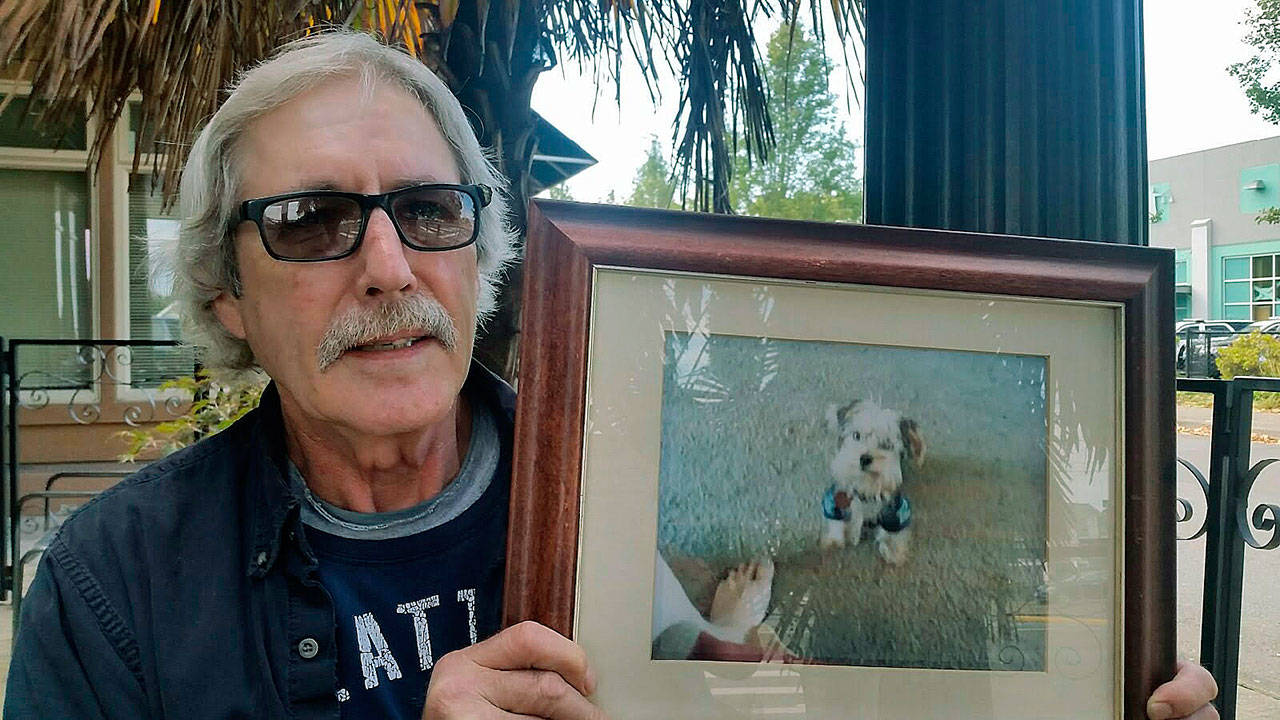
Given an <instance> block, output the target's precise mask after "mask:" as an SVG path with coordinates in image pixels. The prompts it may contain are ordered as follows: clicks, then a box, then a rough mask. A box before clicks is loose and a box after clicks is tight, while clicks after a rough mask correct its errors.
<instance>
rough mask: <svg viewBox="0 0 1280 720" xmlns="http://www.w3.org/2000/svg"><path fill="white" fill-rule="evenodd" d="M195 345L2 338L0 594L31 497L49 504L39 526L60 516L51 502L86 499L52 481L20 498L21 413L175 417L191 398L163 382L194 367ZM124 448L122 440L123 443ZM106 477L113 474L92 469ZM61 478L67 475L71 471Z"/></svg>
mask: <svg viewBox="0 0 1280 720" xmlns="http://www.w3.org/2000/svg"><path fill="white" fill-rule="evenodd" d="M197 369H198V365H197V364H196V361H195V359H194V355H193V353H192V350H191V348H189V347H187V346H183V345H181V344H180V343H178V342H175V341H168V340H50V339H15V340H7V341H6V340H5V339H4V338H0V382H2V383H3V387H2V388H0V430H2V431H3V432H0V435H2V436H3V440H2V441H0V467H2V468H3V471H4V483H3V502H4V509H5V513H4V554H3V557H4V558H5V561H4V569H3V575H2V576H0V598H3V599H8V598H9V597H10V596H9V593H11V592H12V591H13V590H14V588H15V575H14V570H15V568H16V567H18V565H19V563H20V562H21V561H22V556H21V555H20V542H19V541H20V538H21V534H22V531H23V529H24V525H23V516H22V510H23V504H24V503H25V501H34V500H37V499H38V500H42V501H44V502H45V512H44V515H43V517H41V518H39V519H37V518H34V517H32V518H29V520H30V521H31V522H30V523H27V524H28V525H30V527H27V528H25V529H27V530H29V531H31V532H36V531H37V530H38V529H39V524H40V523H44V524H48V523H49V522H50V520H51V519H54V518H56V517H57V516H58V514H59V513H58V512H57V511H56V510H51V509H50V508H49V505H48V501H50V500H54V499H58V500H62V499H69V498H73V497H77V496H78V497H83V496H84V495H85V493H82V492H79V491H59V490H53V489H51V488H50V487H46V488H45V490H44V491H43V492H35V493H28V494H27V495H24V496H22V500H23V501H24V502H19V492H20V490H19V480H20V475H21V470H22V462H21V459H22V435H23V432H24V426H23V425H22V424H20V423H19V415H20V413H21V412H22V411H36V412H39V413H44V414H47V415H50V414H51V415H55V416H62V417H63V421H64V422H66V421H69V422H70V423H71V424H75V425H94V424H99V423H115V424H119V425H124V426H126V427H131V428H136V427H141V426H144V425H147V424H149V423H153V422H159V421H163V420H167V419H171V418H174V417H177V416H179V415H181V414H182V412H183V411H184V410H185V408H186V406H187V403H188V401H189V398H186V397H184V396H182V395H181V394H178V393H174V392H170V391H166V390H162V389H161V388H160V385H161V383H162V382H163V381H164V380H166V379H168V378H171V377H176V376H178V375H190V374H193V373H195V371H196V370H197ZM122 448H123V444H122ZM91 474H92V475H93V476H94V477H98V478H102V477H107V476H110V475H113V474H112V473H105V474H104V473H91ZM62 476H66V474H65V473H63V474H62Z"/></svg>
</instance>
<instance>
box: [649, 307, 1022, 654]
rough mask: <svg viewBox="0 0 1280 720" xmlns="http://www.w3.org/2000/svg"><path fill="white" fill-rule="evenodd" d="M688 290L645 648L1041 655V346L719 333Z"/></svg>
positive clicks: (677, 335) (674, 350)
mask: <svg viewBox="0 0 1280 720" xmlns="http://www.w3.org/2000/svg"><path fill="white" fill-rule="evenodd" d="M702 297H704V296H694V297H691V298H680V297H678V296H676V295H675V294H674V293H672V294H671V295H669V299H675V300H677V302H676V304H675V306H674V307H675V308H676V311H677V314H678V315H684V318H685V319H686V320H688V322H686V323H681V324H677V325H676V326H677V327H680V326H683V327H686V328H691V331H689V332H669V333H667V334H666V362H665V365H664V380H663V387H662V416H661V417H662V444H661V462H660V469H659V507H658V554H659V557H658V568H657V573H656V577H657V578H658V582H656V583H655V597H654V628H653V636H654V645H653V657H654V658H655V659H686V658H690V657H695V658H700V659H724V660H733V659H743V658H742V657H741V656H739V655H735V654H734V653H739V652H742V650H741V649H740V647H739V646H742V645H745V646H747V647H755V648H757V649H758V650H760V651H761V653H762V654H764V655H767V654H769V653H771V652H772V653H775V654H781V655H787V656H794V657H798V658H803V659H805V660H806V661H811V662H817V663H824V664H838V665H857V666H887V667H912V668H952V669H975V670H988V669H1001V670H1028V671H1041V670H1044V669H1045V668H1046V662H1047V661H1046V650H1045V632H1046V627H1047V621H1046V614H1047V613H1046V606H1045V602H1046V599H1047V594H1046V593H1047V582H1048V577H1047V574H1046V562H1047V548H1046V537H1047V527H1046V522H1047V521H1046V514H1047V498H1046V493H1047V491H1048V488H1047V483H1048V477H1047V472H1048V459H1047V455H1046V452H1047V451H1046V440H1047V437H1046V435H1047V419H1046V408H1045V388H1046V382H1047V366H1046V362H1045V359H1044V358H1042V357H1037V356H1027V355H1009V354H996V353H980V352H957V351H948V350H933V349H916V348H903V347H886V346H876V345H860V344H851V343H833V342H818V341H797V340H778V339H772V338H764V337H754V336H731V335H722V334H715V333H710V332H707V331H706V330H705V328H706V327H707V325H706V318H705V316H706V306H705V304H703V303H700V302H697V301H698V300H700V299H701V298H702ZM761 304H762V305H763V303H761ZM694 308H697V310H696V311H695V310H694ZM716 641H721V642H716ZM708 648H712V651H708ZM716 652H719V653H722V655H716V654H715V653H716Z"/></svg>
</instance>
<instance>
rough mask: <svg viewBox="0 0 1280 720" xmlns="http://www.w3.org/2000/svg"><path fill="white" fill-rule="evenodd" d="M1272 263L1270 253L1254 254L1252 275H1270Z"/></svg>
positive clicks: (1262, 276)
mask: <svg viewBox="0 0 1280 720" xmlns="http://www.w3.org/2000/svg"><path fill="white" fill-rule="evenodd" d="M1271 270H1272V265H1271V256H1270V255H1256V256H1254V258H1253V276H1254V277H1255V278H1269V277H1272V273H1271Z"/></svg>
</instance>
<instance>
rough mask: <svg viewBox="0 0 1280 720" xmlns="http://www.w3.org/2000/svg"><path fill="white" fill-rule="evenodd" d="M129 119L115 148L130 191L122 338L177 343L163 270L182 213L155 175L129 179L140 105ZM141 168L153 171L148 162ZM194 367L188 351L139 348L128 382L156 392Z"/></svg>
mask: <svg viewBox="0 0 1280 720" xmlns="http://www.w3.org/2000/svg"><path fill="white" fill-rule="evenodd" d="M127 118H128V121H127V122H126V123H123V125H124V128H123V132H124V137H123V138H122V139H120V140H119V141H118V144H117V148H119V150H118V152H117V158H118V161H119V162H118V168H117V178H118V182H119V186H125V185H126V184H127V187H128V190H127V193H126V194H127V197H126V198H125V200H124V202H123V205H124V208H123V209H124V215H125V218H126V219H125V222H124V223H123V228H122V231H123V234H122V235H121V236H120V237H119V238H118V239H117V242H118V243H119V244H120V246H121V247H122V248H124V253H122V254H124V255H125V257H124V266H125V268H127V271H128V278H127V281H126V282H125V283H124V284H125V286H126V288H127V292H126V293H125V294H124V297H125V298H126V302H127V307H125V308H122V309H121V311H120V316H121V317H122V318H123V319H124V322H125V323H127V325H126V326H125V327H123V328H122V332H121V334H122V335H123V336H124V337H128V338H129V339H131V340H179V339H181V334H180V327H179V320H178V315H177V312H176V311H175V309H174V307H173V301H172V298H171V295H172V293H173V273H172V269H171V268H168V267H166V266H165V255H166V251H167V249H168V248H170V247H171V246H172V245H173V244H174V243H176V242H177V241H178V227H179V225H180V223H179V220H178V212H177V208H174V207H170V208H165V207H164V206H163V202H162V196H161V192H160V188H159V187H154V186H153V183H152V176H151V175H148V174H138V175H135V176H133V177H130V176H129V170H130V169H131V168H132V166H133V145H134V142H135V138H136V135H137V133H136V129H137V126H138V113H137V106H136V105H134V104H131V105H130V106H129V113H128V115H127ZM152 147H155V145H153V146H152ZM142 167H150V158H147V159H146V160H145V162H143V163H142ZM118 256H119V255H118ZM192 367H193V365H192V357H191V351H190V349H188V348H164V347H161V348H152V347H137V348H135V349H134V351H133V355H132V362H131V374H130V381H131V383H132V384H133V385H134V386H135V387H154V386H156V385H159V384H160V383H162V382H164V381H165V380H166V379H169V378H172V377H176V376H178V375H189V374H190V373H191V369H192Z"/></svg>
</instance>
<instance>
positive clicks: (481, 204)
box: [235, 183, 493, 262]
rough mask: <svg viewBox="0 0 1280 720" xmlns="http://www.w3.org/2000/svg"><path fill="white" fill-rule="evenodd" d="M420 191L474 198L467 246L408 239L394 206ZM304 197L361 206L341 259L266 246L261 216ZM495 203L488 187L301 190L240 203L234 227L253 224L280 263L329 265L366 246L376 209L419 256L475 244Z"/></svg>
mask: <svg viewBox="0 0 1280 720" xmlns="http://www.w3.org/2000/svg"><path fill="white" fill-rule="evenodd" d="M421 190H456V191H458V192H461V193H463V194H465V195H467V196H468V197H470V198H471V201H472V202H473V203H475V208H476V218H475V223H473V224H472V227H471V237H470V238H468V239H467V241H466V242H463V243H458V244H456V245H449V246H446V247H422V246H419V245H414V244H413V243H412V242H410V241H409V239H408V237H406V236H405V234H404V230H402V229H400V223H399V222H397V221H396V217H395V214H394V213H392V212H391V203H392V202H393V201H394V200H395V199H396V198H398V197H400V196H401V195H408V194H409V193H413V192H418V191H421ZM304 197H335V198H347V199H349V200H354V201H355V202H357V203H358V204H359V205H360V211H361V218H360V232H359V233H358V234H357V235H356V240H355V242H354V243H352V244H351V248H350V249H348V250H347V251H346V252H343V253H342V254H341V255H331V256H329V257H322V258H291V257H284V256H282V255H278V254H276V252H275V251H274V250H272V249H271V245H270V244H268V243H267V234H266V230H265V229H263V227H262V214H263V212H264V211H265V210H266V209H267V207H268V206H269V205H272V204H273V203H278V202H282V201H285V200H296V199H298V198H304ZM492 201H493V189H492V188H490V187H489V186H488V185H453V184H447V183H424V184H422V185H411V186H409V187H404V188H400V189H398V190H392V191H391V192H385V193H379V194H377V195H364V194H361V193H351V192H343V191H341V190H300V191H298V192H291V193H285V194H283V195H272V196H270V197H262V198H254V199H253V200H245V201H244V202H242V203H240V211H239V212H238V213H237V214H236V222H235V224H236V225H237V226H238V225H239V224H240V223H242V222H251V223H253V224H254V225H255V226H257V228H258V239H259V240H261V241H262V247H263V249H265V250H266V251H267V254H268V255H270V256H271V257H273V258H275V259H276V260H280V261H281V262H327V261H329V260H341V259H342V258H345V257H350V256H351V255H354V254H355V252H356V251H357V250H359V249H360V245H361V244H362V243H363V242H364V233H365V230H366V229H368V227H369V216H370V215H372V214H373V210H374V208H382V211H383V212H384V213H386V214H387V217H388V218H389V219H390V220H391V226H392V227H394V228H395V229H396V235H398V236H399V237H400V243H401V244H403V245H404V246H405V247H407V248H409V249H411V250H417V251H418V252H444V251H446V250H457V249H459V248H464V247H466V246H468V245H470V244H472V243H474V242H475V241H476V238H477V237H479V235H480V210H481V209H482V208H485V207H488V205H489V203H490V202H492Z"/></svg>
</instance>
